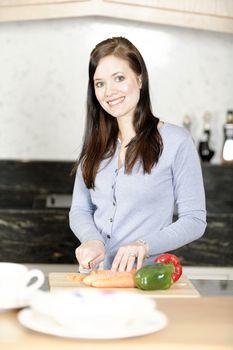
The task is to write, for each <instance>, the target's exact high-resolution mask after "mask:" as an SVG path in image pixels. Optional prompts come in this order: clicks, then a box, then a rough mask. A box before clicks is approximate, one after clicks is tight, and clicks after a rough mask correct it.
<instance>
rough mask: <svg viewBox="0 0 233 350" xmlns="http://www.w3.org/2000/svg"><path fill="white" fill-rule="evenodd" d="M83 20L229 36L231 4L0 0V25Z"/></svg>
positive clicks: (207, 0) (232, 0)
mask: <svg viewBox="0 0 233 350" xmlns="http://www.w3.org/2000/svg"><path fill="white" fill-rule="evenodd" d="M85 16H100V17H109V18H118V19H125V20H134V21H140V22H146V23H155V24H165V25H172V26H178V27H185V28H194V29H202V30H211V31H217V32H225V33H233V0H74V1H71V0H0V22H7V21H23V20H38V19H56V18H69V17H85Z"/></svg>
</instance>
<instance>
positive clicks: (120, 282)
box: [92, 274, 136, 288]
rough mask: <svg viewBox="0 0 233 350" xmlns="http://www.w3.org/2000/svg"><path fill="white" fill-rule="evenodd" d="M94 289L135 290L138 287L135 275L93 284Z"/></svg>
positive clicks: (105, 279)
mask: <svg viewBox="0 0 233 350" xmlns="http://www.w3.org/2000/svg"><path fill="white" fill-rule="evenodd" d="M92 287H96V288H134V287H136V284H135V280H134V277H133V275H132V274H131V275H129V274H127V275H123V276H121V277H119V276H116V277H113V278H108V279H107V278H104V279H99V280H96V281H93V282H92Z"/></svg>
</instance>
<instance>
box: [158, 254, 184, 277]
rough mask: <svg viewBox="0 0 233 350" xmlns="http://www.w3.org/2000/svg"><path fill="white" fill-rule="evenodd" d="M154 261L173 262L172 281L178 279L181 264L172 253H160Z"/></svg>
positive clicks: (180, 272) (180, 273)
mask: <svg viewBox="0 0 233 350" xmlns="http://www.w3.org/2000/svg"><path fill="white" fill-rule="evenodd" d="M154 262H155V263H163V264H173V265H174V267H175V271H174V272H173V273H172V280H173V282H176V281H178V279H179V278H180V276H181V275H182V271H183V270H182V266H181V264H180V260H179V258H178V257H177V256H176V255H174V254H168V253H166V254H161V255H159V256H158V257H157V258H156V259H155V260H154Z"/></svg>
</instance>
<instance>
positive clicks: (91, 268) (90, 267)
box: [79, 260, 103, 275]
mask: <svg viewBox="0 0 233 350" xmlns="http://www.w3.org/2000/svg"><path fill="white" fill-rule="evenodd" d="M92 261H93V260H91V261H89V262H88V268H87V269H86V268H84V267H82V266H81V265H79V273H82V274H84V275H88V274H89V273H91V271H94V270H103V262H101V263H100V264H96V265H92Z"/></svg>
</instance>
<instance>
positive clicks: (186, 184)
mask: <svg viewBox="0 0 233 350" xmlns="http://www.w3.org/2000/svg"><path fill="white" fill-rule="evenodd" d="M172 174H173V191H174V198H175V204H176V207H177V214H178V219H177V220H176V221H175V222H173V223H172V224H170V225H168V226H167V227H163V228H162V229H161V230H159V231H158V232H155V234H153V235H150V236H149V237H148V239H147V241H148V243H149V246H150V254H151V255H157V254H161V253H163V252H166V251H171V250H174V249H177V248H179V247H181V246H184V245H186V244H188V243H190V242H192V241H194V240H197V239H198V238H200V237H201V236H202V235H203V234H204V232H205V228H206V204H205V191H204V185H203V178H202V171H201V165H200V160H199V156H198V153H197V151H196V148H195V145H194V142H193V140H192V138H191V137H190V136H188V137H186V138H185V139H184V140H183V142H182V143H181V144H180V146H179V148H178V150H177V152H176V155H175V157H174V161H173V163H172Z"/></svg>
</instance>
